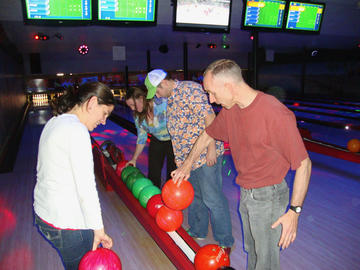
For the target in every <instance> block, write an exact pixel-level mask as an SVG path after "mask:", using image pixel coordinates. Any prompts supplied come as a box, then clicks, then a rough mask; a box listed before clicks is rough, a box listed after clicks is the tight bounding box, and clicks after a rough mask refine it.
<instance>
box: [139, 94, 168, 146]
mask: <svg viewBox="0 0 360 270" xmlns="http://www.w3.org/2000/svg"><path fill="white" fill-rule="evenodd" d="M153 102H154V119H153V122H152V123H150V124H148V123H147V122H146V120H143V121H142V123H139V119H138V117H136V118H135V126H136V129H137V141H136V143H137V144H145V143H146V140H147V134H148V133H150V134H152V135H153V136H155V137H156V138H157V139H158V140H160V141H168V140H170V135H169V132H168V130H167V127H166V107H167V99H165V98H154V101H153Z"/></svg>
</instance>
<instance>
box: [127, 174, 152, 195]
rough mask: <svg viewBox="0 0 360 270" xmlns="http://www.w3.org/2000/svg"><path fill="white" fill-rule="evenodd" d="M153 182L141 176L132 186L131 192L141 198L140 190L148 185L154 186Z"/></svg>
mask: <svg viewBox="0 0 360 270" xmlns="http://www.w3.org/2000/svg"><path fill="white" fill-rule="evenodd" d="M152 185H153V183H152V182H151V180H150V179H148V178H145V177H142V178H139V179H138V180H137V181H136V182H135V183H134V185H133V186H132V188H131V192H132V194H133V195H134V197H135V198H136V199H139V195H140V192H141V191H142V190H143V189H144V188H145V187H147V186H152Z"/></svg>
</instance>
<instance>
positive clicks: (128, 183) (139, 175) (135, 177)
mask: <svg viewBox="0 0 360 270" xmlns="http://www.w3.org/2000/svg"><path fill="white" fill-rule="evenodd" d="M143 177H144V175H143V174H142V172H140V171H134V172H132V173H131V174H130V175H128V177H127V178H126V181H125V184H126V186H127V188H128V189H129V190H131V189H132V186H133V184H134V183H135V182H136V181H137V180H138V179H140V178H143Z"/></svg>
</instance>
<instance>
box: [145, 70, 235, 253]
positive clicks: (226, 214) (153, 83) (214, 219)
mask: <svg viewBox="0 0 360 270" xmlns="http://www.w3.org/2000/svg"><path fill="white" fill-rule="evenodd" d="M145 85H146V87H147V89H148V94H147V99H151V98H153V97H154V96H155V95H156V96H157V97H164V98H167V102H168V103H167V109H166V118H167V128H168V131H169V134H170V137H171V141H172V145H173V149H174V155H175V163H176V165H177V167H179V166H181V165H182V163H183V162H184V160H185V159H186V158H187V156H188V154H189V152H190V150H191V148H192V146H193V144H194V143H195V141H196V139H197V138H198V137H199V136H200V134H201V133H202V132H203V130H205V128H206V127H207V126H209V125H210V123H211V122H212V121H213V119H215V113H214V110H213V109H212V107H211V105H210V103H209V101H208V97H207V95H206V93H205V91H204V90H203V88H202V86H201V85H200V84H199V83H196V82H193V81H178V80H173V79H171V78H170V77H169V76H168V75H167V73H166V72H165V71H164V70H162V69H154V70H152V71H151V72H149V73H148V75H147V77H146V79H145ZM223 154H224V145H223V143H222V142H220V141H215V140H213V141H212V142H211V143H210V145H209V147H207V149H205V150H204V151H203V152H202V153H201V155H200V157H199V158H198V159H197V160H196V161H195V162H194V163H193V165H192V171H191V175H190V178H189V181H190V183H191V184H192V186H193V188H194V191H195V196H194V200H193V202H192V204H191V205H190V206H189V209H188V224H189V226H190V228H189V229H188V233H189V235H191V236H192V237H194V238H197V239H199V240H200V239H203V238H205V237H206V236H207V234H208V225H209V219H210V223H211V226H212V231H213V236H214V239H215V240H216V241H217V242H219V245H220V246H222V247H223V248H224V249H225V251H226V252H227V253H230V251H231V247H232V245H233V244H234V238H233V236H232V227H231V219H230V211H229V205H228V201H227V199H226V197H225V195H224V193H223V191H222V170H221V168H222V167H221V165H222V160H223Z"/></svg>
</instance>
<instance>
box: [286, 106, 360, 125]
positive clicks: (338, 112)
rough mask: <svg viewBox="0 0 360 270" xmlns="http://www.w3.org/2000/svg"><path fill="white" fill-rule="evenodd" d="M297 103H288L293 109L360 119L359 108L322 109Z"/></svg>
mask: <svg viewBox="0 0 360 270" xmlns="http://www.w3.org/2000/svg"><path fill="white" fill-rule="evenodd" d="M297 104H298V103H296V102H295V103H294V104H293V105H291V104H289V105H287V107H288V108H289V109H290V110H293V111H303V112H308V113H313V114H320V115H321V114H324V115H329V116H338V117H342V118H344V119H355V120H357V121H359V119H360V110H359V112H349V111H342V110H337V109H322V108H315V107H309V106H300V105H297Z"/></svg>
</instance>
